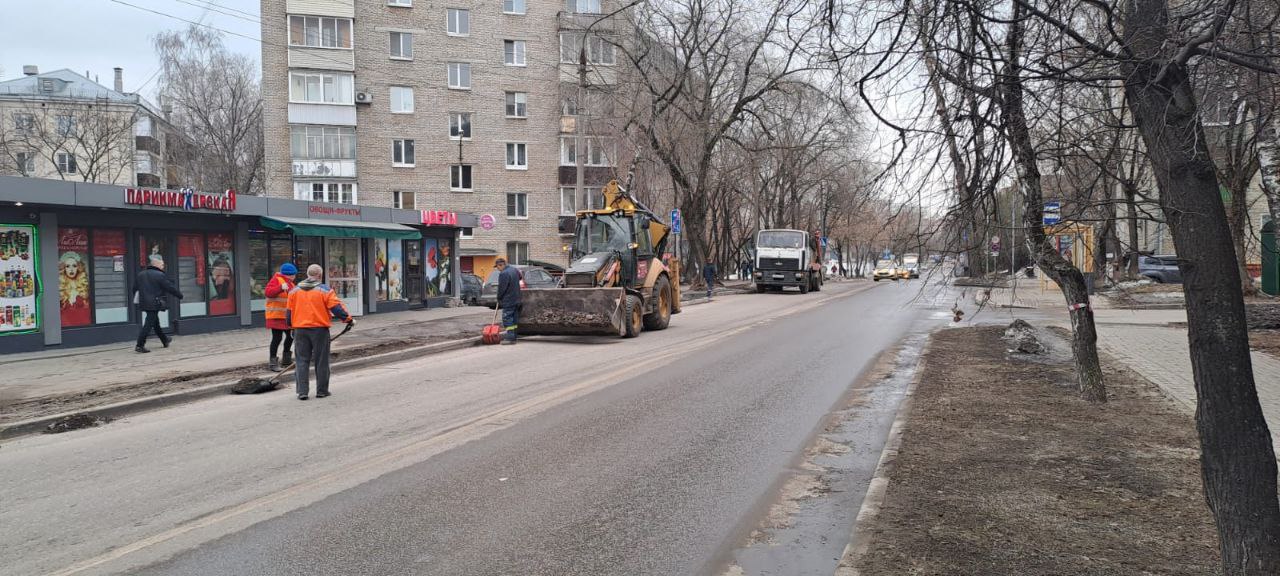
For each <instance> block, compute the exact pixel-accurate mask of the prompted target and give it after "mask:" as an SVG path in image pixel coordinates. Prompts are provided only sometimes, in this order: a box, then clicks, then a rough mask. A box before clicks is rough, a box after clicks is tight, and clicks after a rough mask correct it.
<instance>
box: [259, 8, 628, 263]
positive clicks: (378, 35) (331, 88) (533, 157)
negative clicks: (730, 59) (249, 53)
mask: <svg viewBox="0 0 1280 576" xmlns="http://www.w3.org/2000/svg"><path fill="white" fill-rule="evenodd" d="M600 13H601V6H600V1H599V0H568V2H567V3H547V2H531V1H529V0H498V1H497V2H482V1H476V0H453V1H451V2H447V3H443V4H441V3H429V2H426V1H425V0H371V1H359V2H352V1H351V0H345V1H342V0H263V2H262V22H263V30H262V38H263V43H262V46H263V55H262V67H263V95H264V100H265V106H264V119H265V134H266V154H267V168H268V170H267V187H266V188H267V194H268V195H270V196H279V197H292V198H295V199H305V200H311V201H324V202H332V203H341V204H356V205H362V206H371V207H393V208H406V209H416V210H431V211H435V210H448V211H458V212H470V213H475V214H479V215H480V227H478V228H471V229H464V230H463V232H462V237H461V239H460V240H459V243H458V253H459V254H460V255H461V259H460V266H461V268H462V269H463V271H467V272H475V273H477V274H480V275H482V276H483V275H484V274H485V273H486V272H487V271H488V269H489V267H490V266H491V264H492V261H493V259H494V258H496V257H497V256H505V257H507V258H508V259H509V260H511V261H514V262H529V261H541V262H550V263H559V264H562V263H563V260H564V258H565V256H564V252H563V246H564V244H565V243H566V242H567V236H566V234H567V233H571V232H572V229H571V225H569V227H568V229H567V230H566V229H565V226H564V225H563V223H562V222H561V217H562V216H564V215H571V214H572V213H573V211H574V210H575V209H581V208H585V207H588V206H590V205H593V204H594V203H595V202H598V199H596V198H598V192H599V187H600V185H601V184H603V183H604V182H606V181H607V178H608V177H609V176H610V175H611V174H612V173H613V168H612V166H613V164H614V158H613V156H614V154H613V153H612V149H613V143H612V142H611V140H610V139H607V138H603V137H583V138H581V139H579V138H578V137H577V135H576V132H577V130H578V129H579V128H583V131H584V132H585V127H586V126H587V125H588V124H589V123H588V122H582V121H579V120H580V119H582V118H583V115H584V114H585V113H586V112H587V110H584V109H581V108H582V107H581V106H579V105H578V101H579V100H580V99H579V98H578V94H579V93H581V92H583V90H581V89H580V88H581V87H580V86H579V84H581V82H580V79H581V77H584V76H589V77H590V80H589V83H594V84H600V83H607V82H608V79H609V78H611V77H615V75H614V74H611V73H610V72H609V69H610V68H613V67H615V66H616V65H617V59H616V54H615V52H614V48H615V46H614V45H613V44H612V43H610V42H609V41H604V40H602V39H603V38H606V37H607V36H606V35H605V34H604V33H596V30H595V28H593V31H592V35H591V37H592V38H593V39H592V40H587V41H586V42H585V43H584V42H583V40H582V38H583V37H584V29H585V27H586V26H588V25H589V23H590V22H591V21H593V20H594V19H599V18H600ZM598 28H599V29H600V30H605V29H608V28H612V26H599V27H598ZM584 53H585V55H586V56H587V58H588V60H589V61H590V64H589V68H590V74H588V75H580V74H579V65H578V62H579V56H580V55H582V54H584ZM579 151H581V153H579Z"/></svg>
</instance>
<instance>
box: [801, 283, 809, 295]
mask: <svg viewBox="0 0 1280 576" xmlns="http://www.w3.org/2000/svg"><path fill="white" fill-rule="evenodd" d="M800 293H801V294H808V293H809V280H805V281H804V282H801V283H800Z"/></svg>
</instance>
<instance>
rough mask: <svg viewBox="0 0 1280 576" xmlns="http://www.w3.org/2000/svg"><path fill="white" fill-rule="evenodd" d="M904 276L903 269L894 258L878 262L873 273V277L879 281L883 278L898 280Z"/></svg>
mask: <svg viewBox="0 0 1280 576" xmlns="http://www.w3.org/2000/svg"><path fill="white" fill-rule="evenodd" d="M899 278H902V270H900V269H899V268H898V265H897V264H896V263H894V261H893V260H881V261H879V262H876V270H875V272H872V273H871V279H872V280H875V281H876V282H879V281H881V280H897V279H899Z"/></svg>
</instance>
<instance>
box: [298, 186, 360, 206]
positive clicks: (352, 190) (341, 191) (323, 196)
mask: <svg viewBox="0 0 1280 576" xmlns="http://www.w3.org/2000/svg"><path fill="white" fill-rule="evenodd" d="M293 199H294V200H305V201H308V202H329V203H331V204H355V203H356V200H357V198H356V185H355V184H354V183H351V182H294V183H293Z"/></svg>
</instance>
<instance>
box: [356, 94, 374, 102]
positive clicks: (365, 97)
mask: <svg viewBox="0 0 1280 576" xmlns="http://www.w3.org/2000/svg"><path fill="white" fill-rule="evenodd" d="M372 103H373V95H372V94H370V93H368V92H356V104H372Z"/></svg>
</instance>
